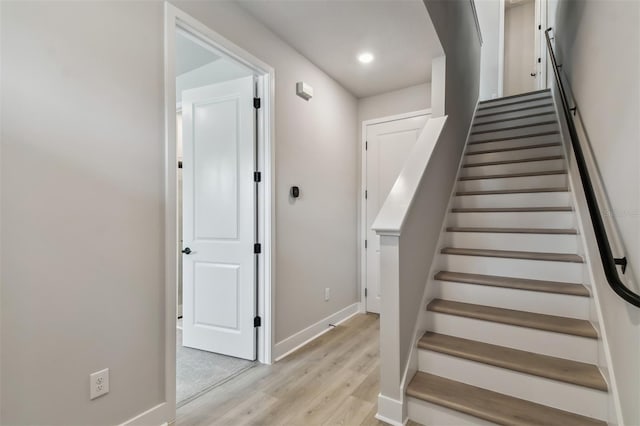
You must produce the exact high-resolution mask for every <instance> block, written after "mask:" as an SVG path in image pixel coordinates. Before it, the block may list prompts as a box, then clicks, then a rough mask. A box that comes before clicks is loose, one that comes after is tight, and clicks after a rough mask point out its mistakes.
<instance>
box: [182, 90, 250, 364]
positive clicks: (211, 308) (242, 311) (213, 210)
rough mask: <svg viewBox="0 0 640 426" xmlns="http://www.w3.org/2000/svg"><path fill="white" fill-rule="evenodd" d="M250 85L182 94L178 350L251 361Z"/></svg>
mask: <svg viewBox="0 0 640 426" xmlns="http://www.w3.org/2000/svg"><path fill="white" fill-rule="evenodd" d="M253 94H254V84H253V77H246V78H242V79H238V80H233V81H228V82H224V83H218V84H214V85H211V86H206V87H200V88H197V89H192V90H186V91H184V92H183V93H182V120H183V144H184V154H183V162H182V164H183V185H184V194H183V241H184V243H183V345H184V346H188V347H192V348H197V349H201V350H205V351H210V352H217V353H221V354H225V355H231V356H235V357H238V358H245V359H251V360H253V359H255V357H256V338H255V329H254V325H253V319H254V315H255V307H256V284H255V275H256V274H255V272H256V262H255V254H254V252H253V250H254V243H255V230H256V224H255V211H256V201H255V192H254V188H255V187H254V185H255V183H254V182H253V171H254V167H255V166H254V164H255V163H254V160H255V118H254V108H253V96H254V95H253Z"/></svg>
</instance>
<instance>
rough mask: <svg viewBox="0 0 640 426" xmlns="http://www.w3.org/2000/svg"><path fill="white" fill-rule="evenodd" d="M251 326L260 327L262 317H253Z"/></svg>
mask: <svg viewBox="0 0 640 426" xmlns="http://www.w3.org/2000/svg"><path fill="white" fill-rule="evenodd" d="M253 326H254V327H262V318H260V317H253Z"/></svg>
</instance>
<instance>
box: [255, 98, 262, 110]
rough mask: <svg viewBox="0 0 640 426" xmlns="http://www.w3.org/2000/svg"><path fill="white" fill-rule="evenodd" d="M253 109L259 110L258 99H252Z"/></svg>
mask: <svg viewBox="0 0 640 426" xmlns="http://www.w3.org/2000/svg"><path fill="white" fill-rule="evenodd" d="M253 107H254V108H256V109H258V108H260V98H253Z"/></svg>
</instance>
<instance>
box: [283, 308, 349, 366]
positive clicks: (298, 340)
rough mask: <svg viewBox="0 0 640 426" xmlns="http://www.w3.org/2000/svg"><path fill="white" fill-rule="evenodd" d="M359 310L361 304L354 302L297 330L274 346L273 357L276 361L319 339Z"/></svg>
mask: <svg viewBox="0 0 640 426" xmlns="http://www.w3.org/2000/svg"><path fill="white" fill-rule="evenodd" d="M359 310H360V304H359V303H354V304H352V305H349V306H347V307H346V308H344V309H341V310H339V311H338V312H336V313H334V314H331V315H329V316H328V317H326V318H323V319H321V320H320V321H318V322H316V323H315V324H312V325H310V326H309V327H307V328H305V329H304V330H301V331H299V332H297V333H296V334H294V335H293V336H289V337H287V338H286V339H284V340H283V341H281V342H278V343H276V345H275V346H274V347H273V357H274V359H275V361H280V360H281V359H283V358H284V357H286V356H287V355H289V354H291V353H293V352H295V351H296V350H298V349H300V348H301V347H302V346H304V345H306V344H307V343H309V342H311V341H312V340H314V339H317V338H318V337H320V336H322V335H323V334H324V333H326V332H328V331H331V329H332V328H333V327H332V326H335V325H338V324H341V323H343V322H345V321H346V320H348V319H349V318H351V317H353V316H354V315H356V314H357V313H359Z"/></svg>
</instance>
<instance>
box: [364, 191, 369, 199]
mask: <svg viewBox="0 0 640 426" xmlns="http://www.w3.org/2000/svg"><path fill="white" fill-rule="evenodd" d="M367 196H368V192H367V190H366V189H365V190H364V199H365V200H366V199H367Z"/></svg>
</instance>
